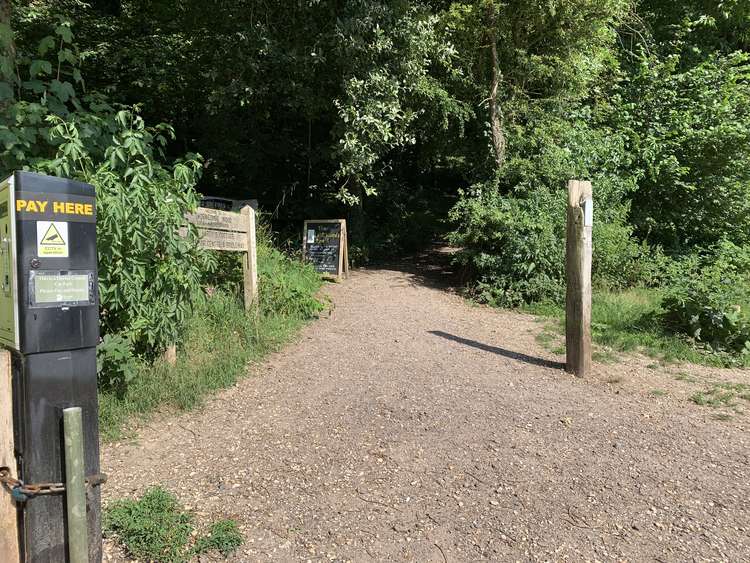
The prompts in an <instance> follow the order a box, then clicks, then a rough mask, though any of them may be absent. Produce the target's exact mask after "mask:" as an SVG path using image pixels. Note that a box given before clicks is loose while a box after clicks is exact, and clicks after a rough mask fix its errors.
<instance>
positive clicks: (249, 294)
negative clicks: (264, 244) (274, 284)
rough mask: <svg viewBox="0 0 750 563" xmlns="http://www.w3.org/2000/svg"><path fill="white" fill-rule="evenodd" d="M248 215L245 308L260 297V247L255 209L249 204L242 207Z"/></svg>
mask: <svg viewBox="0 0 750 563" xmlns="http://www.w3.org/2000/svg"><path fill="white" fill-rule="evenodd" d="M241 213H242V215H243V216H244V217H247V253H246V254H245V260H244V261H243V262H242V265H243V273H244V277H245V280H244V281H245V309H246V310H249V309H250V308H251V306H252V304H253V303H254V302H255V300H256V299H257V297H258V248H257V242H256V240H255V209H253V208H252V207H250V206H249V205H247V206H245V207H243V208H242V211H241Z"/></svg>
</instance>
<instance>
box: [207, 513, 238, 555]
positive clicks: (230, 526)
mask: <svg viewBox="0 0 750 563" xmlns="http://www.w3.org/2000/svg"><path fill="white" fill-rule="evenodd" d="M242 542H243V538H242V534H241V533H240V530H239V528H238V527H237V522H235V521H234V520H220V521H219V522H214V523H213V524H211V526H210V527H209V529H208V534H207V535H205V536H203V537H201V538H199V539H198V541H197V542H196V543H195V551H196V553H205V552H207V551H211V550H214V551H218V552H219V553H221V554H222V555H224V556H225V557H226V556H227V555H229V554H231V553H232V552H233V551H236V550H237V548H239V547H240V546H241V545H242Z"/></svg>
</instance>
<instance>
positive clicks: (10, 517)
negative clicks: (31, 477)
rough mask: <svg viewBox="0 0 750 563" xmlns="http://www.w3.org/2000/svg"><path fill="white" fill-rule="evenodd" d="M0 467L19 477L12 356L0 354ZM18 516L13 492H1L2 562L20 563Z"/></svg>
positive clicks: (0, 533)
mask: <svg viewBox="0 0 750 563" xmlns="http://www.w3.org/2000/svg"><path fill="white" fill-rule="evenodd" d="M0 467H7V468H8V470H9V472H10V475H11V476H12V477H16V476H17V475H18V468H17V467H16V455H15V452H14V451H13V395H12V387H11V367H10V352H8V351H7V350H0ZM17 518H18V512H17V509H16V503H15V502H13V499H12V497H11V496H10V490H8V489H5V490H0V559H2V561H19V560H20V556H19V548H18V520H17Z"/></svg>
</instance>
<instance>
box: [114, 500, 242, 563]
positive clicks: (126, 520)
mask: <svg viewBox="0 0 750 563" xmlns="http://www.w3.org/2000/svg"><path fill="white" fill-rule="evenodd" d="M104 528H105V530H106V531H107V532H109V533H114V534H116V536H117V537H118V539H119V540H120V541H121V542H122V543H123V545H124V546H125V548H126V549H127V550H128V551H129V552H130V553H131V554H132V555H133V556H135V557H137V558H139V559H145V560H149V561H158V562H160V563H183V562H187V561H189V560H191V559H192V558H194V557H195V556H197V555H200V554H202V553H206V552H207V551H210V550H212V549H215V550H217V551H219V552H220V553H222V554H223V555H225V556H226V555H229V554H230V553H231V552H232V551H234V550H236V549H237V548H238V547H239V546H240V545H242V535H241V534H240V532H239V529H238V528H237V523H236V522H234V521H233V520H221V521H219V522H215V523H213V524H212V525H211V526H210V528H209V530H208V534H207V535H201V536H198V537H197V539H196V540H195V542H194V544H193V537H194V534H195V532H194V525H193V517H192V515H191V514H190V513H188V512H185V511H184V510H183V509H182V507H180V505H179V503H178V502H177V498H176V497H175V496H174V495H173V494H171V493H170V492H168V491H166V490H164V489H162V488H160V487H154V488H152V489H149V490H148V491H146V492H145V493H144V495H143V496H142V497H141V498H140V499H138V500H120V501H116V502H114V503H112V504H111V505H110V506H108V507H107V508H106V509H105V511H104ZM191 544H192V545H191Z"/></svg>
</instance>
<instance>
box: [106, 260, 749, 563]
mask: <svg viewBox="0 0 750 563" xmlns="http://www.w3.org/2000/svg"><path fill="white" fill-rule="evenodd" d="M328 293H329V294H330V295H331V297H332V300H333V303H334V304H335V309H334V310H333V312H332V314H331V315H330V317H327V318H323V319H321V320H319V321H317V322H315V323H313V324H311V325H310V326H309V327H307V328H306V329H305V331H304V333H303V335H302V336H301V338H300V339H299V341H298V342H297V343H295V344H293V345H291V346H289V347H288V348H287V349H286V350H285V351H283V352H282V353H279V354H277V355H275V356H274V357H272V358H271V359H270V360H269V361H268V362H266V363H264V364H263V365H260V366H257V367H254V368H253V369H252V372H253V374H254V376H252V377H249V378H246V379H244V380H243V381H241V382H240V383H239V384H238V385H237V386H236V387H234V388H232V389H229V390H227V391H225V392H223V393H221V394H220V395H218V396H217V397H216V398H214V399H212V400H211V401H210V402H209V404H208V405H207V406H206V407H205V408H204V409H203V410H202V411H200V412H198V413H190V414H186V415H181V416H179V417H176V418H171V419H167V420H161V421H159V422H155V423H154V424H152V425H151V426H149V427H147V428H144V429H142V430H141V431H140V432H139V436H138V439H137V440H136V441H133V442H129V443H121V444H114V445H110V446H107V447H105V448H104V451H103V468H104V471H106V472H107V473H108V474H109V475H110V483H109V484H108V485H107V487H106V488H105V496H106V498H110V499H111V498H119V497H123V496H131V495H135V494H137V493H140V492H142V491H143V490H144V489H145V488H147V487H148V486H150V485H154V484H157V483H161V484H164V485H165V486H166V487H167V488H169V489H170V490H172V491H173V492H175V493H176V494H177V495H178V496H179V497H180V499H181V500H182V501H183V502H184V503H185V504H186V505H188V506H189V507H191V509H192V510H193V511H195V512H196V513H197V515H198V519H199V520H201V521H207V520H212V519H216V518H219V517H221V518H227V517H232V518H236V519H237V520H238V521H239V522H240V524H241V526H242V529H243V533H244V534H245V537H246V542H245V545H244V546H243V547H242V548H241V549H240V551H239V552H238V553H237V554H236V555H235V556H234V559H233V560H237V561H261V560H262V561H267V560H275V561H295V560H303V561H307V560H311V561H329V560H330V561H347V560H350V561H370V560H378V561H383V560H386V561H388V560H391V561H420V562H421V561H435V562H456V561H497V560H501V561H505V560H508V561H516V560H571V561H582V560H600V561H606V560H629V561H648V560H656V561H688V560H696V561H703V560H727V561H740V560H747V559H748V558H750V502H748V499H750V479H749V478H748V475H750V473H749V472H748V469H749V468H750V444H749V441H750V436H749V435H748V432H747V431H748V426H749V425H748V420H750V417H748V415H741V416H738V417H735V418H734V419H732V420H730V421H720V420H716V419H715V418H714V417H713V416H712V411H711V410H710V409H707V408H705V407H699V406H697V405H693V404H691V403H689V402H687V401H686V400H684V397H685V396H686V394H689V391H690V388H689V387H687V386H688V385H689V384H688V383H685V382H677V381H675V380H674V375H673V374H670V373H666V372H659V371H654V370H653V369H649V368H647V367H646V366H647V364H648V363H649V361H647V360H643V359H640V358H634V359H632V360H628V361H627V363H623V364H619V365H610V366H597V375H596V378H595V379H593V380H592V381H586V382H584V381H580V380H576V379H574V378H572V377H570V376H568V375H567V374H565V373H564V372H563V371H562V370H561V365H560V364H559V362H560V361H561V360H562V358H561V357H558V356H553V355H552V354H550V353H549V352H546V351H544V349H543V348H541V347H540V346H539V345H538V344H537V343H536V341H535V339H534V334H536V333H537V332H539V330H540V325H539V323H538V322H537V321H536V320H535V319H533V318H532V317H528V316H524V315H518V314H514V313H505V312H500V311H495V310H489V309H486V308H480V307H472V306H470V305H468V304H467V303H466V302H464V301H463V300H462V299H461V298H459V297H457V296H455V295H451V294H450V293H448V292H446V291H444V290H442V289H440V288H435V287H433V286H432V283H431V282H430V281H429V280H425V279H424V278H422V277H421V276H419V275H416V274H411V273H406V272H403V271H398V270H395V269H394V270H389V269H382V270H372V271H361V272H354V273H353V274H352V277H351V279H350V280H348V281H346V282H345V283H342V284H340V285H334V286H331V287H330V288H329V290H328ZM682 369H685V368H682ZM719 376H720V377H727V375H726V374H719ZM731 377H732V378H734V380H736V381H745V382H748V381H750V378H749V377H748V376H747V374H746V373H743V372H734V373H732V374H731ZM608 382H609V383H608ZM654 388H659V389H662V390H666V391H667V395H666V396H664V397H654V396H650V395H649V390H651V389H654Z"/></svg>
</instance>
